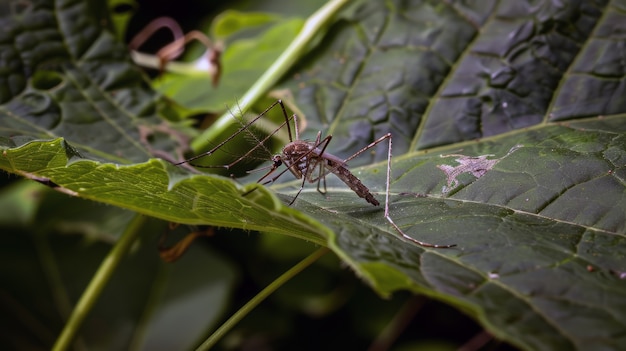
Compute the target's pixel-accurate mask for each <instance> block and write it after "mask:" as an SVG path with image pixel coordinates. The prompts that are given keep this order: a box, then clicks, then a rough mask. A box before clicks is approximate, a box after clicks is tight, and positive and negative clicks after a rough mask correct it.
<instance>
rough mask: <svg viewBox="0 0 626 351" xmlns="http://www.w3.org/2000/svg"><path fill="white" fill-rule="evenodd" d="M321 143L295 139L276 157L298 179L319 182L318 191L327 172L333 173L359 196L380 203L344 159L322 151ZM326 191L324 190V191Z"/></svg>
mask: <svg viewBox="0 0 626 351" xmlns="http://www.w3.org/2000/svg"><path fill="white" fill-rule="evenodd" d="M318 140H319V134H318ZM325 140H326V139H325ZM329 141H330V139H328V141H326V142H325V143H324V145H327V144H328V142H329ZM320 144H321V143H320V142H319V141H318V142H316V143H312V142H308V141H304V140H294V141H292V142H291V143H289V144H287V145H286V146H285V147H284V148H283V151H282V154H281V155H278V156H275V158H276V159H279V160H280V161H281V162H283V163H284V164H285V165H286V166H287V168H288V169H289V171H290V172H291V173H292V174H293V175H294V176H295V177H296V178H297V179H303V180H307V181H308V182H309V183H315V182H318V191H320V188H319V182H320V181H325V177H326V174H328V173H332V174H334V175H336V176H337V178H339V179H341V180H342V181H343V182H344V183H345V184H346V185H347V186H348V187H350V189H351V190H352V191H354V192H355V193H356V194H357V195H358V196H359V197H361V198H363V199H365V201H367V202H369V203H370V204H372V205H374V206H378V205H380V202H378V200H376V198H375V197H374V195H372V193H371V192H370V190H369V189H368V188H367V187H366V186H365V185H364V184H363V182H361V180H360V179H359V178H357V177H355V176H354V174H352V173H351V172H350V170H348V168H347V167H346V166H345V162H344V160H342V159H341V158H339V157H337V156H335V155H332V154H329V153H327V152H324V151H322V149H320V148H319V145H320ZM320 192H322V191H320ZM325 192H326V191H325V190H324V191H323V192H322V193H325Z"/></svg>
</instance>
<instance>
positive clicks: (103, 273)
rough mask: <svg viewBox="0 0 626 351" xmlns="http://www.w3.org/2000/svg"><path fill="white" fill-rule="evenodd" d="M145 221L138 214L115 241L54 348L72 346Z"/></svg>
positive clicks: (58, 350)
mask: <svg viewBox="0 0 626 351" xmlns="http://www.w3.org/2000/svg"><path fill="white" fill-rule="evenodd" d="M145 221H146V217H145V216H143V215H139V214H137V215H136V216H135V218H133V220H132V221H131V222H130V224H129V225H128V227H126V231H125V232H124V233H123V234H122V236H121V237H120V239H119V240H118V241H117V242H116V243H115V246H113V248H112V249H111V251H110V252H109V254H108V255H107V256H106V257H105V258H104V260H103V261H102V263H101V264H100V267H99V268H98V271H97V272H96V274H95V275H94V276H93V278H92V279H91V282H89V285H88V286H87V288H86V289H85V291H84V292H83V295H82V296H81V297H80V300H78V303H77V304H76V307H74V310H73V311H72V314H71V315H70V318H69V320H68V321H67V323H65V327H64V328H63V330H62V331H61V335H59V337H58V339H57V341H56V343H55V344H54V347H53V348H52V349H53V350H54V351H61V350H67V349H68V348H69V347H70V345H71V343H72V341H73V340H74V338H75V337H76V334H77V333H78V331H79V330H80V327H81V325H82V323H83V321H84V320H85V317H87V315H88V314H89V312H90V311H91V309H92V307H93V305H94V304H95V303H96V301H97V300H98V297H100V294H101V293H102V290H103V289H104V287H105V286H106V285H107V284H108V282H109V280H110V278H111V276H112V275H113V272H115V269H116V268H117V266H118V265H119V263H120V261H121V260H122V258H124V257H125V256H126V253H127V252H128V250H130V247H131V245H132V244H133V242H135V239H136V238H137V236H138V235H139V232H140V228H141V227H142V226H143V224H144V222H145Z"/></svg>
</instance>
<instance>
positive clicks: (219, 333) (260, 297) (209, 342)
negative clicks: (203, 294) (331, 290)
mask: <svg viewBox="0 0 626 351" xmlns="http://www.w3.org/2000/svg"><path fill="white" fill-rule="evenodd" d="M327 252H328V248H326V247H321V248H319V249H317V250H315V251H314V252H313V253H312V254H310V255H309V256H307V257H306V258H305V259H303V260H302V261H300V262H298V264H296V265H295V266H293V267H291V268H290V269H289V270H288V271H287V272H285V273H283V274H282V275H281V276H280V277H278V278H277V279H276V280H274V281H273V282H272V283H271V284H270V285H268V286H267V287H265V289H263V290H261V292H259V293H258V294H257V295H256V296H254V297H253V298H252V299H250V301H248V303H246V304H245V305H243V307H241V308H240V309H239V310H238V311H237V312H235V314H233V315H232V316H231V317H230V318H229V319H228V320H227V321H226V322H224V324H222V325H221V326H220V327H219V328H218V329H217V330H216V331H215V332H214V333H213V334H212V335H211V336H209V338H208V339H206V340H205V341H204V342H203V343H202V344H201V345H200V346H198V348H197V349H196V350H208V349H210V348H211V347H213V346H215V344H217V342H218V341H219V340H220V339H221V338H222V337H223V336H224V335H226V333H228V332H229V331H230V330H231V329H232V328H233V327H234V326H235V325H236V324H237V323H239V321H241V320H242V319H243V318H244V317H245V316H247V315H248V313H250V312H251V311H252V310H253V309H254V308H255V307H256V306H258V305H259V304H260V303H261V302H263V301H264V300H265V299H266V298H267V297H268V296H270V295H271V294H272V293H274V291H276V290H278V288H280V287H281V286H283V285H284V284H285V283H286V282H288V281H289V280H291V278H293V277H295V276H296V275H297V274H298V273H300V272H302V271H303V270H304V269H305V268H307V267H308V266H310V265H311V264H313V262H315V261H317V260H318V259H319V258H320V257H322V256H324V255H325V254H326V253H327Z"/></svg>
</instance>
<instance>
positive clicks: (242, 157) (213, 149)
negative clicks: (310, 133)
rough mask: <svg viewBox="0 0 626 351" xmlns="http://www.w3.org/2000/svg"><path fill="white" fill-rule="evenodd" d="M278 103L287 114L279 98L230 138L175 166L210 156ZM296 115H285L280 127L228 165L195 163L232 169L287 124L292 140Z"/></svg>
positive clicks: (200, 166)
mask: <svg viewBox="0 0 626 351" xmlns="http://www.w3.org/2000/svg"><path fill="white" fill-rule="evenodd" d="M276 105H280V106H281V108H282V110H283V112H284V113H285V116H287V115H286V113H287V111H286V110H285V107H284V105H283V103H282V101H281V100H277V101H276V102H274V103H273V104H272V105H270V106H269V107H268V108H266V109H265V111H263V112H261V114H259V115H258V116H256V117H254V118H253V119H252V120H250V121H249V122H248V123H246V124H244V125H243V126H242V127H241V128H239V129H238V130H237V131H236V132H235V133H233V134H232V135H230V136H229V137H228V138H226V139H224V140H223V141H222V142H220V143H219V144H217V145H216V146H215V147H213V148H212V149H211V150H209V151H207V152H204V153H201V154H199V155H196V156H194V157H192V158H189V159H186V160H184V161H181V162H178V163H175V164H174V165H175V166H179V165H181V164H183V163H191V162H192V161H195V160H197V159H200V158H202V157H205V156H209V155H212V154H213V153H214V152H215V151H217V150H219V149H220V148H221V147H222V146H224V144H226V143H228V142H229V141H231V140H233V139H234V138H235V137H236V136H237V135H239V134H240V133H242V132H243V131H245V130H247V129H248V128H250V126H251V125H252V124H254V123H255V122H256V121H257V120H258V119H259V118H261V117H263V116H265V115H266V114H267V112H269V111H270V110H271V109H272V108H274V107H275V106H276ZM294 118H295V115H293V116H291V117H285V122H283V123H281V125H280V126H278V128H276V129H275V130H274V131H273V132H271V133H269V134H268V135H267V136H266V137H265V138H263V140H260V141H259V142H258V143H257V145H256V146H254V147H253V148H251V149H250V150H249V151H248V152H246V153H245V154H244V155H242V156H241V157H239V158H238V159H236V160H235V161H233V162H231V163H229V164H227V165H219V166H203V165H193V166H195V167H198V168H224V169H230V167H232V166H234V165H235V164H237V163H239V162H240V161H241V160H243V159H245V158H246V157H248V156H249V155H250V154H252V153H253V152H254V151H255V150H256V149H258V148H259V147H264V144H265V142H266V141H267V140H269V139H270V138H271V137H273V136H274V134H276V133H278V131H279V130H280V129H281V128H282V127H283V126H284V125H285V124H286V125H287V128H288V132H289V139H290V140H291V138H292V135H291V127H289V122H290V120H292V119H294Z"/></svg>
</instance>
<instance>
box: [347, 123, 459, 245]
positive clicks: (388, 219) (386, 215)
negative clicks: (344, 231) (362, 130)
mask: <svg viewBox="0 0 626 351" xmlns="http://www.w3.org/2000/svg"><path fill="white" fill-rule="evenodd" d="M384 139H389V148H388V151H387V181H386V183H387V185H386V186H385V219H386V220H387V222H389V224H391V226H392V227H393V229H395V230H396V231H397V232H398V234H400V236H402V238H404V239H406V240H409V241H412V242H414V243H416V244H418V245H420V246H424V247H434V248H438V249H445V248H449V247H454V246H456V244H452V245H437V244H430V243H427V242H424V241H419V240H417V239H414V238H412V237H410V236H408V235H406V234H405V233H404V232H403V231H402V229H400V227H398V225H397V224H396V223H395V222H394V221H393V219H391V216H390V215H389V183H391V133H387V134H385V135H384V136H383V137H381V138H380V139H378V140H376V141H375V142H373V143H372V144H370V145H371V146H373V145H376V144H378V143H379V142H381V141H382V140H384ZM371 146H368V147H367V148H365V149H362V151H358V152H357V154H359V153H361V152H363V151H365V150H367V149H368V148H370V147H371ZM351 158H354V155H353V156H352V157H351ZM346 161H347V160H346Z"/></svg>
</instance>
